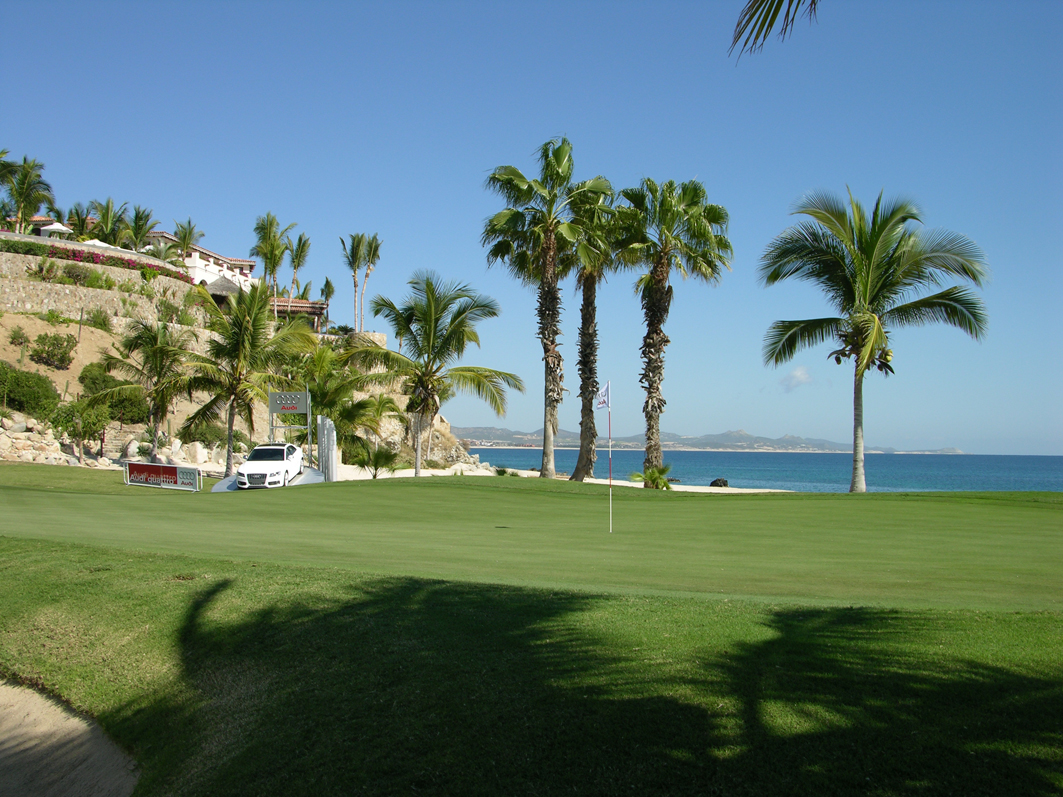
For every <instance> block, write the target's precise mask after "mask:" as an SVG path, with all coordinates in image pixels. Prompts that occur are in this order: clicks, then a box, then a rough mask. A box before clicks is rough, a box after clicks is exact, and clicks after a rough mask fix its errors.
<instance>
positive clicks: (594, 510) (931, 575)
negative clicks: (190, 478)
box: [0, 465, 1063, 611]
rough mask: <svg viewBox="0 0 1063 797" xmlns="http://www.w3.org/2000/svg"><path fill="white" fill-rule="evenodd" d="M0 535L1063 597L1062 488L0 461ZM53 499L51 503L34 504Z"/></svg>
mask: <svg viewBox="0 0 1063 797" xmlns="http://www.w3.org/2000/svg"><path fill="white" fill-rule="evenodd" d="M0 505H2V506H3V507H4V515H3V519H2V521H0V533H3V534H7V535H9V536H25V537H33V538H41V539H52V540H57V541H68V542H85V543H90V544H99V545H108V546H119V547H124V548H130V549H137V550H147V551H158V552H171V553H185V554H196V555H205V556H220V557H226V558H237V559H253V560H257V561H271V562H276V563H290V564H306V565H323V566H329V567H342V568H349V569H353V570H359V571H363V572H371V573H378V574H388V575H402V576H417V577H429V578H444V579H450V580H464V581H476V582H486V583H506V584H513V585H520V586H547V587H557V588H566V589H573V588H575V589H588V590H592V591H624V590H630V591H634V592H639V593H646V592H660V593H697V594H703V595H711V596H744V597H759V598H764V599H787V600H800V601H805V602H808V601H812V602H825V603H841V604H856V605H877V606H886V607H911V608H925V607H945V608H948V607H953V608H982V609H1006V610H1021V609H1051V610H1057V611H1058V610H1061V609H1063V582H1061V579H1060V576H1059V574H1060V573H1061V572H1063V496H1060V495H1058V494H1002V493H981V494H956V493H930V494H919V495H914V494H913V495H908V494H881V493H880V494H867V495H862V496H849V495H830V494H803V495H802V494H789V495H748V496H718V495H702V494H693V493H672V494H668V493H657V492H654V491H643V490H630V489H623V490H616V491H615V493H614V516H615V526H614V528H615V532H614V533H613V534H612V535H610V534H608V533H607V531H608V527H607V517H608V516H607V511H608V509H607V492H606V489H605V488H604V487H597V486H594V485H574V484H569V483H566V482H547V483H543V482H542V481H540V480H529V479H515V478H487V479H485V478H464V479H463V478H458V477H454V478H445V479H443V478H433V479H422V480H416V481H415V480H412V479H395V480H382V481H375V482H374V481H365V482H346V483H341V484H331V485H327V484H323V485H313V486H307V487H300V488H291V489H288V490H273V491H268V492H265V491H261V492H254V493H221V494H212V493H200V494H189V493H176V492H169V491H162V490H152V489H149V488H142V487H127V486H125V485H123V484H122V483H121V477H120V475H119V474H117V473H115V472H109V473H102V472H91V471H79V470H74V469H54V468H52V469H50V468H48V467H47V466H30V465H9V466H0ZM44 508H46V511H42V509H44Z"/></svg>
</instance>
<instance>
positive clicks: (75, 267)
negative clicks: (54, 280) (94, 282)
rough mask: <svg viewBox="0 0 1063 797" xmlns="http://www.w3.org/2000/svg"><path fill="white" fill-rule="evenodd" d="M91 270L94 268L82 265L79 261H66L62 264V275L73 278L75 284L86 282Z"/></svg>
mask: <svg viewBox="0 0 1063 797" xmlns="http://www.w3.org/2000/svg"><path fill="white" fill-rule="evenodd" d="M93 271H94V269H91V268H89V267H88V266H85V265H82V264H81V263H67V264H66V265H64V266H63V276H65V277H67V278H68V279H70V280H73V283H74V284H75V285H84V284H85V283H86V282H88V279H89V274H91V273H92V272H93Z"/></svg>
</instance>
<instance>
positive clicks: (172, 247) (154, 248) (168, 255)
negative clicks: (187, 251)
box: [147, 238, 184, 266]
mask: <svg viewBox="0 0 1063 797" xmlns="http://www.w3.org/2000/svg"><path fill="white" fill-rule="evenodd" d="M180 251H181V250H179V249H178V248H177V245H176V244H175V243H173V242H172V241H167V240H166V239H165V238H155V239H154V240H152V242H151V246H150V247H149V248H148V251H147V253H148V254H149V255H151V256H152V257H154V258H155V259H156V260H161V261H162V262H164V263H171V264H173V265H175V266H182V265H184V263H183V261H182V260H181V258H180Z"/></svg>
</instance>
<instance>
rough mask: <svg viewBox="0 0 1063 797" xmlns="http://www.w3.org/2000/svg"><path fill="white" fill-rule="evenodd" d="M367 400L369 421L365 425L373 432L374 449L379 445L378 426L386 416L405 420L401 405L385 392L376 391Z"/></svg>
mask: <svg viewBox="0 0 1063 797" xmlns="http://www.w3.org/2000/svg"><path fill="white" fill-rule="evenodd" d="M367 401H368V402H369V404H368V407H367V411H366V417H367V418H369V420H370V421H371V422H370V423H367V424H365V427H366V428H367V429H368V430H369V431H371V432H372V433H373V435H374V436H375V439H374V440H373V450H374V451H375V450H376V449H377V448H379V447H380V426H381V424H382V423H383V422H384V421H385V420H387V419H388V418H398V419H399V420H405V417H406V416H405V415H404V414H403V412H402V407H400V406H399V404H398V402H397V401H395V399H393V398H392V397H391V396H389V395H388V394H387V393H376V394H374V395H372V396H370V397H369V398H368V399H367Z"/></svg>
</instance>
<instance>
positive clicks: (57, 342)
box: [30, 333, 78, 370]
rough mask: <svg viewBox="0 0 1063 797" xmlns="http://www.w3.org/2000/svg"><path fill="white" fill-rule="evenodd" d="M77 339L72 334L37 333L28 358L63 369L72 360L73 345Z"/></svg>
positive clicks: (75, 344) (68, 365)
mask: <svg viewBox="0 0 1063 797" xmlns="http://www.w3.org/2000/svg"><path fill="white" fill-rule="evenodd" d="M77 345H78V339H77V338H75V337H74V336H73V335H61V334H59V333H56V334H54V335H38V336H37V339H36V340H35V341H34V342H33V349H32V350H31V351H30V359H31V360H33V362H35V363H40V364H41V365H50V366H51V367H52V368H58V369H59V370H65V369H67V368H69V367H70V363H72V362H73V361H74V353H73V352H74V347H76V346H77Z"/></svg>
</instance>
